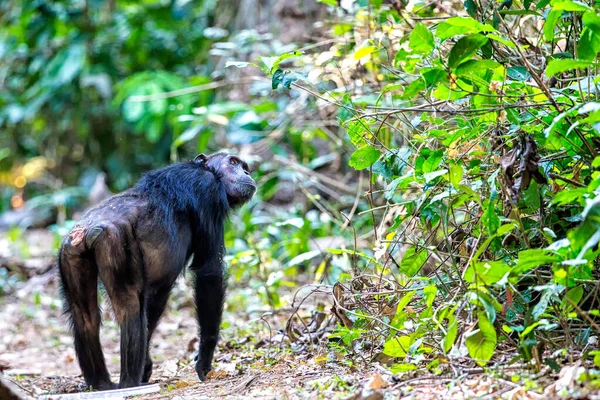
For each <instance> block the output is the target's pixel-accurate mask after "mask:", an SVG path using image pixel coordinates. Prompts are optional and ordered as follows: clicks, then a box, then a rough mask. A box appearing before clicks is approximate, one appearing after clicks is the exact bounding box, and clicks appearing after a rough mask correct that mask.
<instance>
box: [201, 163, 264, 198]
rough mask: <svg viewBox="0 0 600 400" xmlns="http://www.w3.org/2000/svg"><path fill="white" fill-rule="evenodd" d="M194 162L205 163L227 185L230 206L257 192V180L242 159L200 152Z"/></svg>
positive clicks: (226, 190)
mask: <svg viewBox="0 0 600 400" xmlns="http://www.w3.org/2000/svg"><path fill="white" fill-rule="evenodd" d="M194 162H195V163H198V164H203V165H205V166H206V167H207V168H208V169H210V170H211V171H212V172H213V173H214V174H215V176H216V177H217V178H218V179H219V180H220V181H221V182H223V184H224V185H225V192H226V193H227V200H228V201H229V206H230V207H237V206H241V205H242V204H244V203H245V202H247V201H248V200H250V199H251V198H252V196H253V195H254V192H256V182H255V181H254V179H252V177H251V176H250V169H249V168H248V164H246V163H245V162H244V161H243V160H242V159H240V158H239V157H237V156H234V155H229V154H225V153H215V154H211V155H209V156H207V155H204V154H198V155H197V156H196V158H194Z"/></svg>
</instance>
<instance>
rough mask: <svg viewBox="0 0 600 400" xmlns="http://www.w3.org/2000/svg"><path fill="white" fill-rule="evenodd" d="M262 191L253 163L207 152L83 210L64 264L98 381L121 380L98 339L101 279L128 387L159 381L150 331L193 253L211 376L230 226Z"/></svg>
mask: <svg viewBox="0 0 600 400" xmlns="http://www.w3.org/2000/svg"><path fill="white" fill-rule="evenodd" d="M254 191H255V184H254V181H253V180H252V178H250V176H249V174H248V167H247V165H246V164H245V163H243V162H242V161H241V160H239V159H238V158H237V157H234V156H228V155H225V154H222V153H217V154H213V155H211V156H209V157H206V156H204V155H200V156H198V157H196V159H195V160H194V161H190V162H185V163H180V164H175V165H172V166H169V167H166V168H163V169H159V170H156V171H152V172H150V173H148V174H147V175H145V176H144V177H143V178H142V179H141V180H140V181H139V182H138V183H137V184H136V185H135V187H133V188H132V189H130V190H128V191H126V192H124V193H122V194H119V195H116V196H113V197H111V198H109V199H107V200H106V201H105V202H103V203H102V204H100V205H99V206H97V207H96V208H94V209H92V210H90V211H88V212H87V213H86V214H85V215H84V217H83V219H82V220H81V221H80V222H79V223H78V224H77V225H76V227H75V228H74V229H73V230H72V231H71V233H70V234H69V236H67V238H66V239H65V241H64V242H63V245H62V246H61V248H60V251H59V256H58V266H59V271H60V277H61V282H62V291H63V295H64V299H65V312H66V313H67V315H69V316H70V319H71V325H72V331H73V336H74V342H75V350H76V353H77V357H78V359H79V364H80V366H81V370H82V372H83V375H84V377H85V380H86V383H87V384H88V385H89V386H91V387H93V388H94V389H101V390H102V389H109V388H112V387H114V385H113V384H112V382H111V380H110V376H109V374H108V370H107V368H106V363H105V361H104V355H103V353H102V347H101V345H100V339H99V328H100V324H101V319H100V311H99V308H98V299H97V287H98V278H100V280H101V281H102V283H103V284H104V287H105V288H106V292H107V293H108V296H109V298H110V300H111V303H112V305H113V309H114V311H115V315H116V317H117V320H118V322H119V324H120V326H121V379H120V383H119V387H131V386H138V385H139V384H140V383H141V382H147V381H148V380H149V379H150V375H151V374H152V361H151V359H150V355H149V353H148V346H149V342H150V338H151V337H152V333H153V332H154V329H155V328H156V325H157V323H158V321H159V319H160V317H161V315H162V314H163V311H164V309H165V306H166V303H167V300H168V298H169V293H170V291H171V289H172V287H173V284H174V283H175V280H176V278H177V277H178V276H179V274H181V272H182V271H183V269H184V267H185V265H186V263H187V262H188V260H190V258H191V259H192V261H191V269H192V271H193V273H194V275H195V283H194V285H195V299H196V308H197V314H198V323H199V326H200V351H199V355H198V361H197V364H196V371H197V372H198V376H199V378H200V379H201V380H204V378H205V374H206V373H207V372H208V371H210V366H211V362H212V357H213V353H214V350H215V346H216V344H217V340H218V334H219V325H220V321H221V314H222V309H223V300H224V296H225V282H224V279H223V262H222V260H223V255H224V253H225V247H224V238H223V236H224V231H223V224H224V221H225V219H226V218H227V215H228V213H229V211H230V209H231V208H232V207H236V206H238V205H240V204H243V203H245V202H246V201H248V200H249V199H250V198H251V197H252V195H253V194H254Z"/></svg>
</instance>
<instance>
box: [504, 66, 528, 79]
mask: <svg viewBox="0 0 600 400" xmlns="http://www.w3.org/2000/svg"><path fill="white" fill-rule="evenodd" d="M506 75H508V76H509V77H510V78H511V79H514V80H515V81H526V80H527V79H529V78H531V74H529V71H528V70H527V68H526V67H524V66H522V65H515V66H514V67H508V68H506Z"/></svg>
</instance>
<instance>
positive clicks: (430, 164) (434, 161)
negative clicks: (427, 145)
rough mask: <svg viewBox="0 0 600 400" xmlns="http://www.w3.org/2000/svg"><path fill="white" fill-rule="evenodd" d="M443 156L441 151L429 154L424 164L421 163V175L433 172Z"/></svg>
mask: <svg viewBox="0 0 600 400" xmlns="http://www.w3.org/2000/svg"><path fill="white" fill-rule="evenodd" d="M443 156H444V150H443V149H438V150H436V151H434V152H433V153H431V154H429V157H427V160H425V162H424V163H423V173H429V172H433V171H435V170H436V169H437V167H438V166H439V165H440V164H441V162H442V157H443Z"/></svg>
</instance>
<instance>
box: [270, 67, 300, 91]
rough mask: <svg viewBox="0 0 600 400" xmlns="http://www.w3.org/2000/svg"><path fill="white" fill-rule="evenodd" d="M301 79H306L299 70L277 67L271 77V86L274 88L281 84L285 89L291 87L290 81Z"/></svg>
mask: <svg viewBox="0 0 600 400" xmlns="http://www.w3.org/2000/svg"><path fill="white" fill-rule="evenodd" d="M303 80H306V77H305V76H304V75H302V74H301V73H299V72H294V71H283V70H281V69H277V70H276V71H275V72H274V73H273V77H272V78H271V87H272V88H273V90H275V89H277V88H278V87H279V85H281V86H282V87H283V88H285V89H291V87H292V83H294V82H297V81H303Z"/></svg>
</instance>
